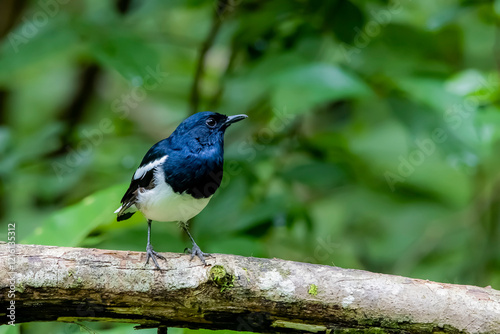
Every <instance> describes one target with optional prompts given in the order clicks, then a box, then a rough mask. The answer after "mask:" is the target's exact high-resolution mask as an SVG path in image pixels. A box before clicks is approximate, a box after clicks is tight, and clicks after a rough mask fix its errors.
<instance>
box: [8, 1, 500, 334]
mask: <svg viewBox="0 0 500 334" xmlns="http://www.w3.org/2000/svg"><path fill="white" fill-rule="evenodd" d="M125 2H126V1H125ZM221 3H224V4H226V7H225V10H224V11H222V12H216V7H217V6H216V4H215V3H212V2H202V1H190V2H182V1H173V2H163V1H146V2H131V3H130V7H129V9H128V10H127V11H126V13H121V12H120V11H118V10H117V8H116V7H117V5H116V4H115V3H114V2H102V1H97V0H86V1H77V2H67V3H65V4H60V5H58V7H57V11H56V13H55V14H54V15H52V14H50V13H49V12H47V9H44V7H43V6H41V5H40V3H39V2H36V1H32V2H29V3H28V5H27V8H26V9H25V11H22V12H21V11H20V12H18V13H16V12H12V13H10V12H9V11H7V10H0V16H1V15H4V16H5V17H7V16H8V15H10V16H12V17H10V16H9V20H7V19H4V20H3V21H5V22H7V21H8V22H13V24H12V26H10V27H9V28H8V30H6V31H4V32H3V35H2V37H3V39H2V41H1V42H0V219H1V220H2V223H1V224H0V227H1V229H0V237H1V238H2V239H4V238H5V237H6V236H7V223H8V222H15V223H16V240H17V241H18V242H22V243H37V244H47V245H58V246H86V247H100V248H110V249H124V250H127V249H130V250H136V251H138V250H145V243H146V228H147V227H146V224H145V219H144V217H143V216H142V215H141V214H139V213H138V214H136V215H134V216H133V218H132V219H130V220H127V221H125V222H120V223H118V222H116V221H115V215H114V214H113V211H114V210H115V209H116V208H117V207H118V206H119V200H120V198H121V196H122V195H123V193H124V192H125V190H126V188H127V186H128V182H129V180H130V177H131V175H132V174H133V172H134V170H135V168H136V167H137V165H138V164H139V162H140V160H141V159H142V157H143V155H144V153H145V152H146V150H147V149H148V148H149V147H150V146H151V145H152V144H153V143H155V142H156V141H158V140H160V139H162V138H165V137H166V136H168V135H169V134H170V133H171V132H172V131H173V129H174V128H175V127H176V126H177V124H178V123H179V122H180V121H181V120H182V119H184V118H185V117H187V116H188V115H189V110H193V108H194V102H193V100H192V97H191V90H192V83H193V80H194V73H195V70H196V66H197V62H198V55H199V51H200V49H201V48H202V45H204V44H205V41H206V38H207V36H208V34H209V31H210V30H211V27H212V25H214V24H215V25H216V26H217V25H220V27H219V29H218V31H217V34H216V37H215V39H214V41H213V43H212V44H210V45H209V51H208V52H207V54H206V56H205V59H204V64H205V68H204V71H203V72H204V73H203V75H202V77H201V79H200V81H199V85H198V86H199V90H200V91H199V93H200V94H199V95H200V100H199V106H198V108H197V111H201V110H214V111H218V112H221V113H225V114H239V113H246V114H248V115H249V116H250V117H249V118H248V119H247V120H245V121H244V122H242V123H240V124H238V127H237V128H236V127H234V128H233V127H231V128H229V130H228V132H227V136H226V147H225V150H226V165H225V175H224V180H223V184H222V186H221V189H220V190H219V191H218V192H217V193H216V195H215V196H214V197H213V199H212V200H211V202H210V204H209V205H208V206H207V208H206V209H205V210H204V211H203V212H202V213H201V214H200V215H199V216H197V217H195V218H194V219H193V221H192V223H191V229H192V232H193V235H194V237H195V238H196V240H197V243H198V244H199V245H200V247H201V248H202V249H203V250H204V251H205V252H209V253H218V252H219V253H232V254H239V255H244V256H259V257H278V258H283V259H289V260H297V261H304V262H312V263H321V264H328V265H336V266H341V267H346V268H359V269H366V270H371V271H375V272H382V273H390V274H398V275H403V276H410V277H417V278H423V279H430V280H437V281H443V282H452V283H461V284H477V285H480V286H486V285H491V286H492V287H493V288H496V289H500V225H499V224H500V223H499V222H500V216H499V212H500V211H499V210H498V206H499V205H500V197H499V196H500V193H499V186H500V183H499V182H500V179H499V176H498V171H499V170H500V168H499V167H500V158H499V156H500V155H499V154H498V152H499V150H500V145H499V144H500V130H499V129H500V109H499V101H500V100H499V98H500V94H499V92H500V90H499V89H500V84H499V82H500V81H499V77H498V70H497V64H496V59H498V45H497V43H498V42H497V41H496V40H497V38H496V34H497V32H496V30H497V28H496V22H498V15H499V13H500V11H499V8H498V3H497V2H494V1H482V2H459V1H451V2H450V1H448V2H445V3H442V2H434V3H429V2H418V1H417V2H415V1H392V2H391V1H389V2H387V1H375V0H367V1H313V2H301V1H296V2H294V1H286V0H278V1H270V2H257V1H227V2H221ZM1 6H2V5H0V7H1ZM4 13H5V14H4ZM40 13H41V14H40ZM43 13H45V14H46V16H47V20H42V21H40V19H39V20H38V21H37V20H36V19H35V17H41V16H40V15H43ZM37 15H38V16H37ZM23 17H25V18H26V19H23ZM3 21H2V22H3ZM16 22H17V23H16ZM0 33H1V32H0ZM497 179H499V181H497ZM153 231H154V232H153V237H152V238H153V244H154V246H155V249H156V250H158V251H172V252H180V251H182V250H183V249H184V248H185V247H186V246H188V245H189V240H188V239H187V238H186V236H185V235H184V234H183V233H181V231H180V230H179V229H178V227H177V226H176V224H174V223H161V224H160V223H154V224H153ZM309 293H314V290H309ZM68 326H70V327H68ZM85 326H87V327H89V328H91V329H92V330H96V331H97V330H98V331H99V332H100V333H101V332H102V333H107V332H109V333H112V332H116V333H118V332H120V333H122V332H123V333H125V332H127V331H130V332H131V331H132V329H131V328H132V327H131V326H130V325H123V326H117V327H113V328H112V329H105V328H104V327H103V326H102V325H101V324H89V325H87V324H85ZM22 327H23V333H39V332H51V333H67V332H77V331H79V328H81V327H78V326H77V325H68V324H27V325H23V326H22ZM2 330H4V329H2ZM5 330H6V329H5ZM5 330H4V331H5ZM170 331H172V332H173V333H181V332H182V333H185V332H190V331H188V330H182V329H171V330H169V332H170ZM206 332H208V331H206Z"/></svg>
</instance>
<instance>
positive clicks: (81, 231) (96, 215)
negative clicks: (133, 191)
mask: <svg viewBox="0 0 500 334" xmlns="http://www.w3.org/2000/svg"><path fill="white" fill-rule="evenodd" d="M125 187H126V185H125V184H120V185H117V186H114V187H111V188H108V189H105V190H102V191H100V192H97V193H95V194H93V195H90V196H88V197H85V198H84V199H83V200H81V201H80V202H78V203H76V204H75V205H72V206H70V207H67V208H64V209H62V210H60V211H57V212H55V213H54V214H53V215H52V216H50V217H49V218H48V219H47V220H45V221H44V222H42V224H41V225H40V227H38V228H36V229H35V230H34V231H33V233H32V234H31V235H29V236H28V237H27V238H26V239H24V240H22V243H25V244H38V245H53V246H64V247H75V246H78V245H80V244H81V242H82V241H83V240H84V239H85V237H86V236H87V235H88V234H89V233H90V232H91V231H92V230H94V229H95V228H96V227H98V226H100V225H102V224H107V223H110V222H112V221H113V220H115V219H116V215H115V214H114V213H113V212H114V211H115V210H116V209H117V208H118V206H119V204H120V198H121V195H122V193H123V192H124V191H125Z"/></svg>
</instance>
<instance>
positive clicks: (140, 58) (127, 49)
mask: <svg viewBox="0 0 500 334" xmlns="http://www.w3.org/2000/svg"><path fill="white" fill-rule="evenodd" d="M104 28H105V27H102V28H101V29H102V30H101V29H99V31H97V29H95V30H94V29H90V28H88V29H87V30H85V31H84V33H85V35H86V36H87V37H88V38H89V40H90V43H89V48H90V49H89V51H90V53H91V54H92V55H93V56H94V57H95V58H96V59H97V61H98V62H99V63H101V64H102V65H103V66H104V67H107V68H109V69H113V70H115V71H117V72H118V73H120V74H121V75H122V76H123V77H125V78H126V79H127V80H129V81H131V82H132V83H133V85H134V86H142V85H143V84H145V83H149V84H152V81H151V82H145V81H146V79H147V78H148V77H151V76H152V73H154V72H155V70H157V68H158V66H159V55H158V53H157V52H156V50H155V49H153V48H152V47H151V46H150V45H148V44H147V43H146V42H145V41H144V40H143V39H141V38H140V37H139V36H136V35H134V34H133V32H132V31H128V30H127V29H124V28H123V27H122V29H113V28H109V29H108V28H106V29H104ZM153 79H161V78H155V77H154V76H153Z"/></svg>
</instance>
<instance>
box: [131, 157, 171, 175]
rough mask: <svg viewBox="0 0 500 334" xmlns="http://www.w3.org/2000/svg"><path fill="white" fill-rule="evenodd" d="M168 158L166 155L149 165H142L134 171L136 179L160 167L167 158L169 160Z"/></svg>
mask: <svg viewBox="0 0 500 334" xmlns="http://www.w3.org/2000/svg"><path fill="white" fill-rule="evenodd" d="M167 158H168V155H166V156H164V157H163V158H161V159H158V160H155V161H151V162H150V163H148V164H147V165H144V166H142V167H139V168H137V170H136V171H135V173H134V180H137V179H140V178H142V177H144V175H146V173H147V172H149V171H150V170H151V169H153V168H155V167H158V166H159V165H161V164H162V163H164V162H165V160H167Z"/></svg>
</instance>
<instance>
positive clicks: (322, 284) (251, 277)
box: [0, 244, 500, 333]
mask: <svg viewBox="0 0 500 334" xmlns="http://www.w3.org/2000/svg"><path fill="white" fill-rule="evenodd" d="M9 250H10V249H9V247H8V245H6V244H0V295H1V296H2V298H1V299H0V324H7V323H8V322H9V320H10V319H9V318H8V317H7V315H8V314H7V313H6V310H7V307H8V306H9V305H10V300H11V299H10V297H8V296H9V293H10V292H11V291H12V290H14V294H15V299H13V300H15V321H16V323H21V322H30V321H66V322H74V321H82V320H93V321H117V322H131V323H136V324H138V325H140V327H141V328H144V327H160V326H175V327H189V328H208V329H233V330H240V331H253V332H265V333H270V332H288V333H293V332H295V333H304V332H311V333H363V332H366V333H433V332H434V333H500V292H499V291H497V290H494V289H491V288H480V287H475V286H465V285H452V284H443V283H435V282H430V281H424V280H418V279H411V278H405V277H400V276H391V275H382V274H374V273H370V272H366V271H361V270H349V269H342V268H337V267H330V266H322V265H313V264H307V263H299V262H292V261H284V260H278V259H258V258H247V257H241V256H234V255H221V254H213V255H212V256H210V257H208V258H207V264H208V265H207V266H204V265H202V264H201V263H200V262H199V261H198V260H197V259H194V260H193V261H189V256H188V255H183V254H174V253H162V255H164V256H165V257H166V258H167V261H162V263H161V266H162V270H155V269H153V267H152V266H144V261H145V253H140V252H127V251H113V250H102V249H81V248H64V247H51V246H37V245H17V246H16V255H15V266H14V270H13V271H12V270H11V269H12V268H10V267H9V265H8V262H9V261H11V262H12V254H10V253H9ZM12 277H15V282H14V283H15V284H14V286H13V287H11V283H12V280H11V279H12Z"/></svg>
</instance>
